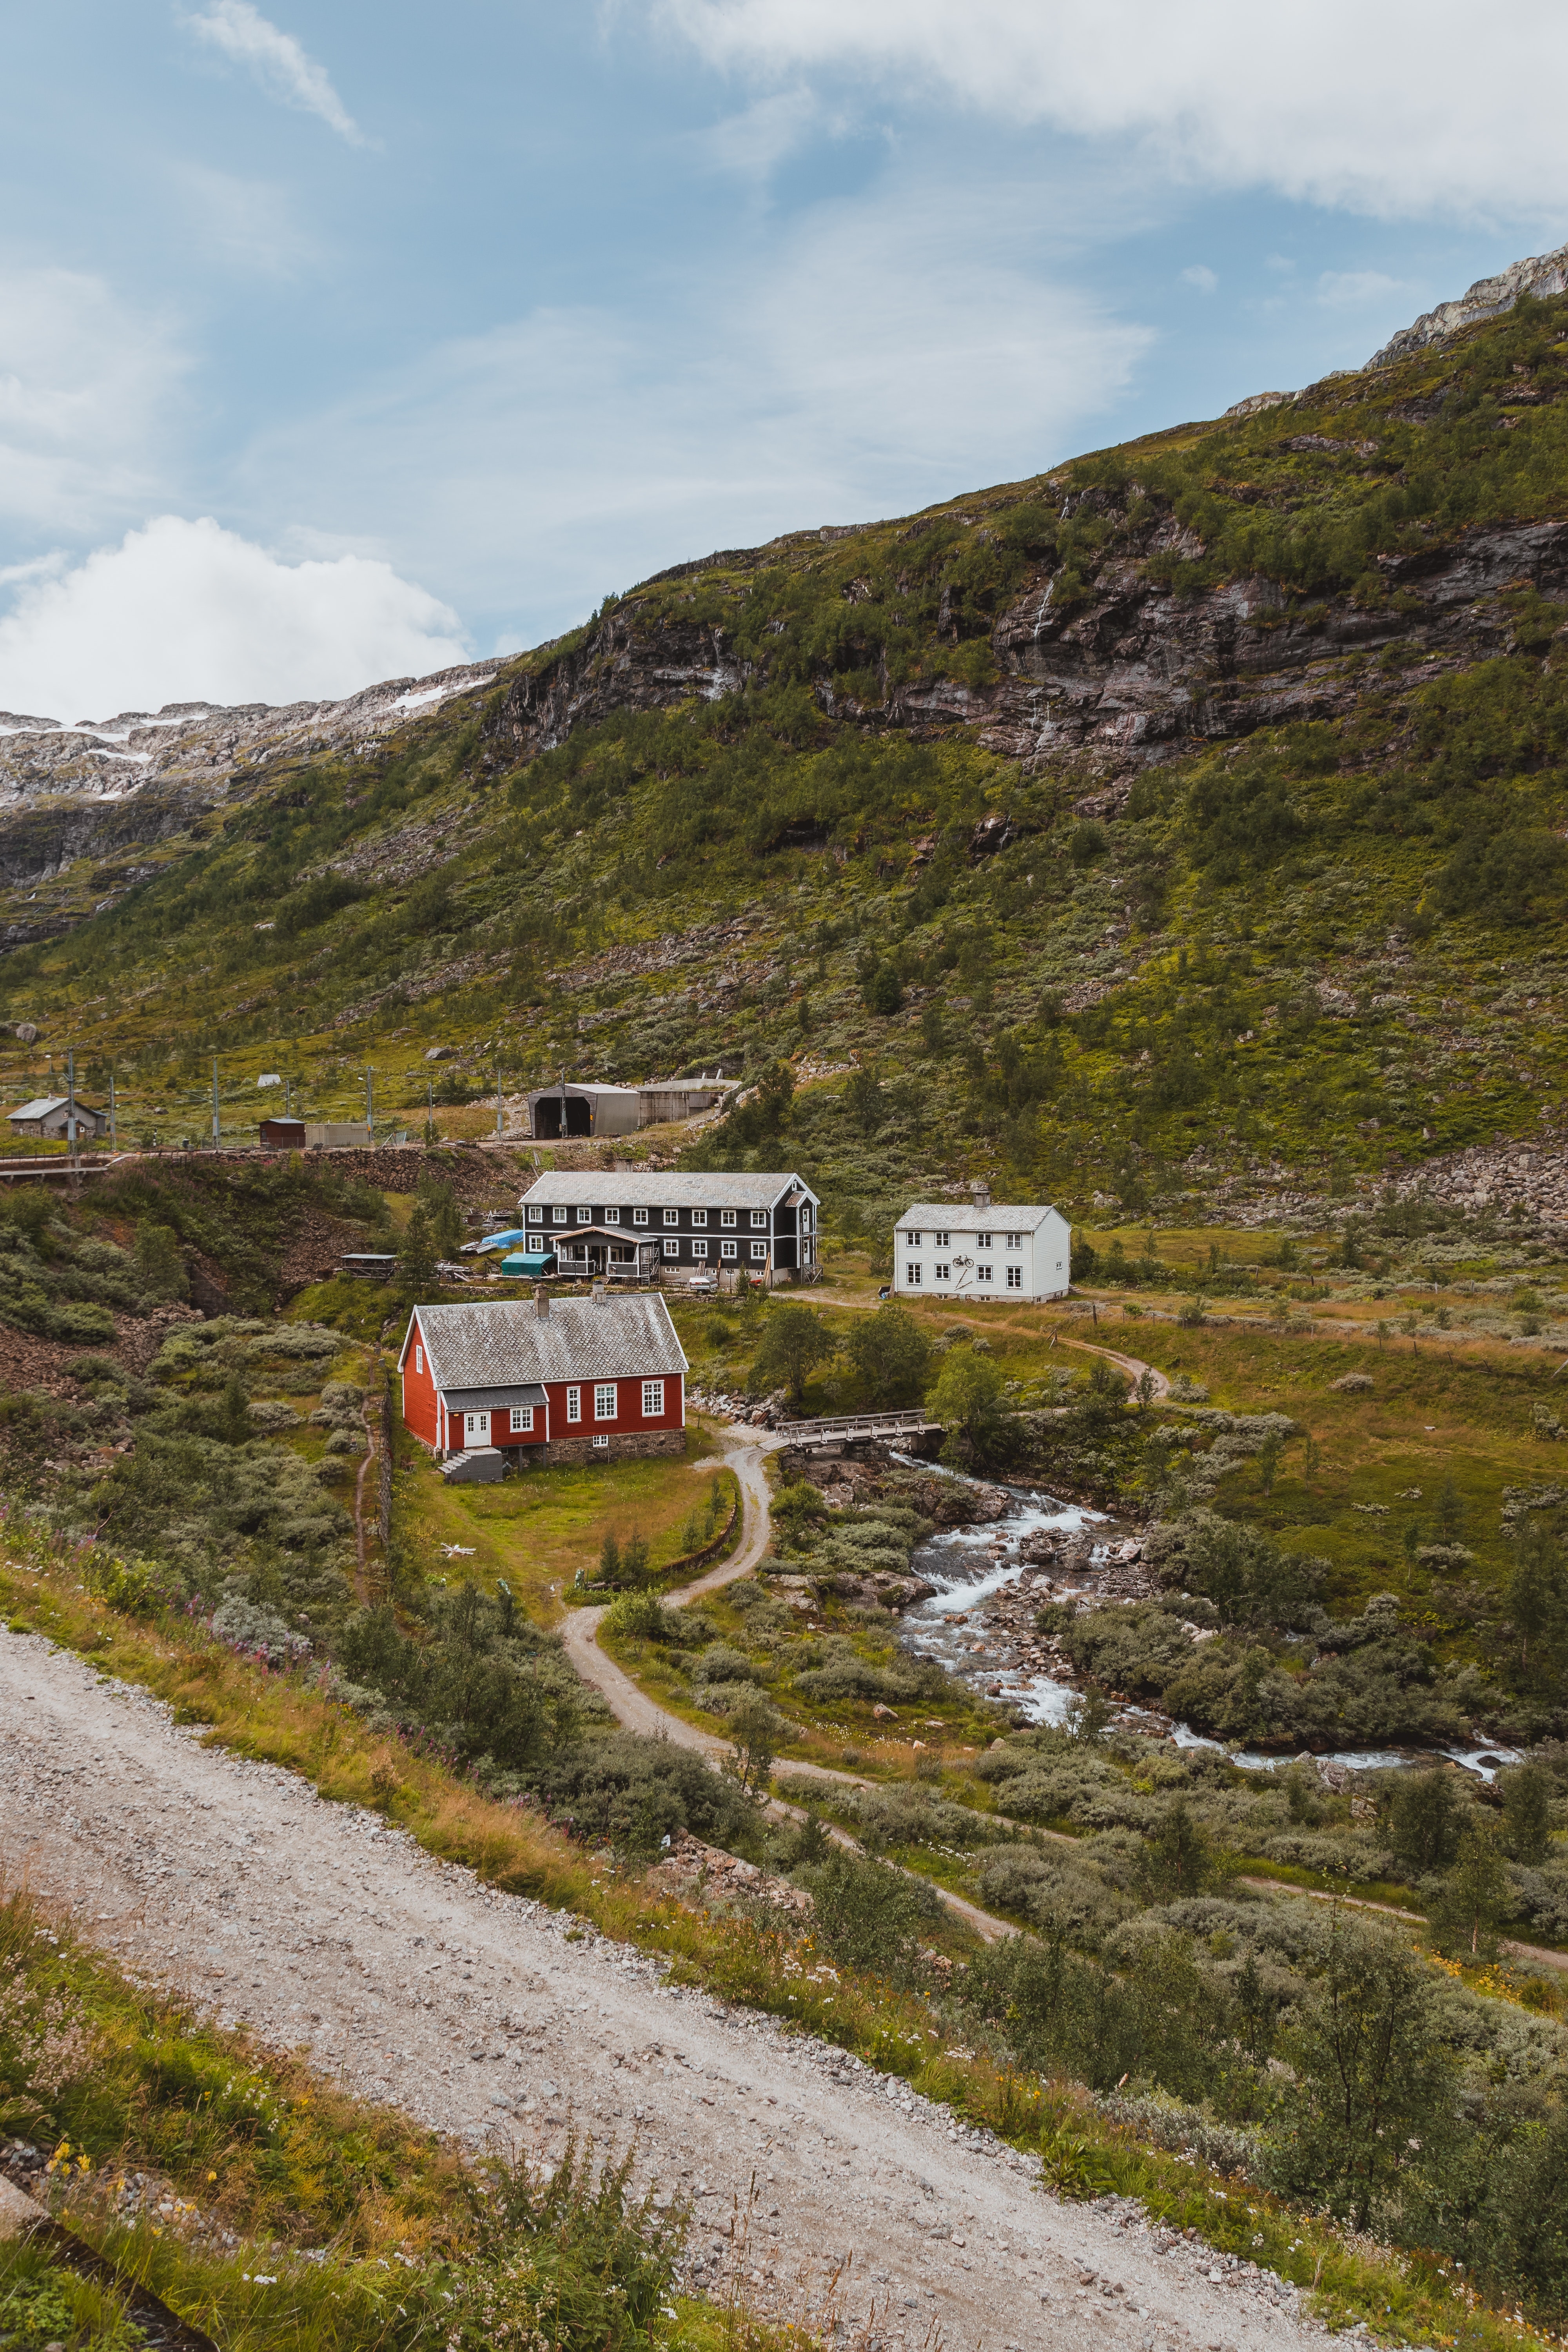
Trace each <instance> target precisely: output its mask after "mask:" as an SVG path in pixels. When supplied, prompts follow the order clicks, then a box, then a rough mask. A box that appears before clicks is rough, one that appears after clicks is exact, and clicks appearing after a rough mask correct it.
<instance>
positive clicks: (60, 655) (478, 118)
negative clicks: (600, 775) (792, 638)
mask: <svg viewBox="0 0 1568 2352" xmlns="http://www.w3.org/2000/svg"><path fill="white" fill-rule="evenodd" d="M1565 67H1568V12H1565V11H1563V8H1562V7H1561V6H1560V5H1556V0H1552V5H1535V0H1494V5H1493V6H1492V7H1491V8H1490V9H1489V11H1488V12H1486V15H1485V16H1484V19H1481V18H1478V17H1477V16H1476V14H1475V12H1474V9H1473V7H1472V6H1470V5H1465V6H1463V7H1461V6H1460V5H1458V0H1420V5H1415V0H1372V5H1367V0H1357V5H1351V0H1320V5H1318V6H1317V7H1316V8H1314V9H1312V10H1310V11H1302V10H1296V11H1291V12H1279V11H1273V10H1268V9H1266V8H1260V7H1258V5H1257V0H1248V5H1245V6H1244V5H1241V0H1184V5H1183V6H1181V7H1180V8H1173V7H1172V5H1170V0H1095V5H1094V6H1093V7H1085V6H1084V5H1082V0H597V5H596V4H595V0H575V5H561V0H553V5H542V0H444V5H442V6H441V7H440V8H439V9H437V8H435V7H432V6H430V5H414V0H374V5H369V0H267V6H266V7H265V8H264V7H263V6H262V5H259V4H258V0H257V4H256V5H253V0H175V5H168V0H50V5H49V6H48V7H47V8H46V9H34V10H29V11H17V12H16V13H15V14H13V15H12V16H10V17H9V18H8V21H7V30H6V82H7V89H8V104H7V110H6V115H7V122H6V133H7V135H6V138H5V142H4V144H3V146H0V192H3V197H0V712H5V711H9V712H11V713H14V714H26V715H43V716H48V717H52V718H56V719H63V720H65V721H67V722H69V721H72V720H76V719H82V718H97V719H102V718H107V717H109V716H110V715H111V714H113V713H116V712H119V711H121V710H125V709H157V708H158V707H159V706H160V705H162V704H163V703H165V702H169V701H181V700H197V699H210V700H214V701H220V702H255V701H267V702H287V701H290V700H295V699H300V698H321V697H328V696H336V695H341V694H345V693H350V692H353V691H354V690H355V689H357V688H360V687H362V686H366V685H369V684H372V683H374V682H375V681H376V680H378V679H381V678H384V677H402V676H409V675H412V676H419V675H423V674H425V673H426V672H428V671H431V670H435V669H437V668H440V667H445V666H447V664H450V663H454V662H459V661H470V660H481V659H485V658H488V657H489V656H492V655H497V654H505V653H510V652H514V651H516V650H518V649H520V648H521V647H523V646H531V645H534V644H537V643H539V642H541V641H542V640H543V639H546V638H549V637H551V636H553V635H558V634H559V633H560V632H562V631H563V630H564V629H567V628H569V627H571V626H573V625H574V624H575V623H577V622H579V621H581V620H583V619H584V618H585V617H586V616H587V615H588V614H591V613H592V612H593V611H594V609H595V607H596V606H597V605H598V604H599V603H600V602H601V600H602V599H603V598H604V597H605V595H606V594H607V593H611V592H618V591H621V590H624V589H626V588H627V587H629V586H631V585H633V584H634V583H636V582H637V580H639V579H642V578H645V577H646V576H647V574H649V573H650V572H656V571H659V570H662V569H663V568H664V567H665V566H667V565H668V564H671V563H675V562H682V561H684V560H686V559H688V558H690V557H693V556H698V555H701V554H705V553H707V552H708V551H710V550H711V549H714V548H720V547H741V546H749V545H755V544H757V543H759V542H761V541H765V540H767V539H770V538H772V537H773V535H774V534H775V533H778V532H780V531H784V530H799V529H802V528H806V527H810V526H814V525H816V524H820V523H826V522H835V523H843V522H853V521H858V520H866V519H868V518H873V517H878V516H885V515H893V514H901V513H907V512H910V511H911V510H914V509H919V508H921V507H923V506H926V505H929V504H931V503H934V502H935V501H937V500H940V499H947V498H951V497H953V496H956V495H958V494H960V493H962V492H963V491H965V490H969V489H974V488H982V487H984V486H985V485H988V484H990V483H994V482H1003V481H1011V480H1017V479H1020V478H1025V477H1027V476H1029V475H1033V474H1036V473H1038V472H1040V471H1042V470H1044V469H1045V468H1047V467H1049V466H1051V465H1053V464H1055V463H1056V462H1058V460H1060V459H1061V458H1063V457H1069V456H1072V455H1073V454H1075V453H1076V452H1078V451H1080V450H1084V449H1094V448H1099V447H1103V446H1107V445H1109V444H1110V443H1114V442H1118V441H1121V440H1125V439H1127V438H1130V437H1131V436H1135V435H1137V434H1140V433H1143V432H1148V431H1152V430H1153V429H1155V428H1157V427H1160V426H1163V425H1171V424H1174V423H1177V422H1180V421H1181V420H1183V419H1184V418H1188V417H1203V416H1212V415H1217V414H1218V413H1219V412H1220V411H1221V410H1223V409H1224V408H1225V407H1226V406H1227V405H1228V404H1230V403H1231V402H1233V401H1235V400H1237V399H1240V398H1242V397H1243V396H1244V395H1246V394H1248V393H1253V392H1258V391H1262V390H1266V389H1294V388H1295V387H1296V386H1298V385H1300V384H1302V383H1308V382H1310V381H1311V380H1313V379H1314V378H1316V377H1318V376H1321V375H1322V374H1324V373H1327V372H1328V370H1330V369H1331V368H1335V367H1353V366H1357V365H1359V364H1361V363H1362V362H1364V361H1365V360H1366V359H1367V358H1368V357H1369V356H1370V355H1371V353H1372V352H1373V351H1374V350H1375V349H1376V348H1377V347H1378V346H1379V345H1380V344H1381V343H1382V342H1383V341H1385V340H1386V338H1387V337H1388V335H1389V334H1390V333H1391V332H1393V331H1394V330H1395V329H1396V328H1398V327H1400V326H1403V325H1405V324H1407V323H1408V322H1409V320H1412V319H1413V318H1415V316H1416V315H1417V314H1418V313H1419V312H1420V311H1422V310H1427V309H1429V308H1430V307H1431V306H1432V305H1433V304H1434V303H1435V302H1437V301H1440V300H1443V299H1447V298H1448V297H1451V296H1453V295H1456V294H1458V293H1460V292H1462V291H1463V290H1464V289H1465V288H1466V287H1467V286H1468V284H1469V283H1470V282H1471V280H1472V279H1474V278H1479V277H1481V276H1484V275H1486V274H1488V273H1489V272H1491V271H1493V270H1495V269H1498V268H1502V267H1504V266H1505V265H1506V264H1507V263H1508V262H1510V261H1511V260H1514V259H1516V258H1518V257H1520V256H1521V255H1523V254H1528V253H1539V252H1542V251H1546V250H1549V249H1551V248H1552V247H1555V246H1557V245H1560V244H1562V243H1563V241H1564V239H1568V142H1564V141H1563V137H1562V133H1561V128H1560V123H1559V121H1558V116H1559V114H1560V111H1561V108H1560V100H1559V98H1558V96H1557V93H1558V90H1559V89H1560V88H1561V86H1562V82H1563V69H1564V68H1565ZM3 723H5V722H4V720H0V724H3Z"/></svg>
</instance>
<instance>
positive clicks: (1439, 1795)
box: [1389, 1764, 1465, 1878]
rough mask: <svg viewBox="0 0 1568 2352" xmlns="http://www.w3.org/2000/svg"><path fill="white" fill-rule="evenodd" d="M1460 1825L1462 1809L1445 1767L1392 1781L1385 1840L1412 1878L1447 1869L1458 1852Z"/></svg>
mask: <svg viewBox="0 0 1568 2352" xmlns="http://www.w3.org/2000/svg"><path fill="white" fill-rule="evenodd" d="M1464 1827H1465V1816H1464V1808H1463V1807H1462V1805H1461V1802H1460V1799H1459V1794H1458V1788H1457V1786H1456V1784H1455V1780H1454V1776H1453V1774H1452V1773H1451V1772H1450V1771H1449V1770H1448V1769H1447V1767H1446V1766H1444V1765H1441V1764H1438V1765H1436V1766H1434V1768H1433V1769H1432V1770H1431V1771H1430V1772H1407V1773H1405V1774H1403V1775H1402V1776H1401V1778H1400V1780H1398V1781H1397V1782H1396V1783H1395V1785H1394V1794H1393V1797H1392V1799H1391V1801H1390V1803H1389V1843H1391V1844H1392V1846H1393V1848H1394V1853H1395V1855H1396V1856H1397V1857H1398V1860H1399V1863H1400V1865H1401V1867H1402V1868H1403V1869H1405V1870H1406V1871H1408V1872H1409V1874H1410V1875H1411V1876H1412V1877H1413V1878H1425V1877H1428V1876H1430V1874H1432V1873H1433V1872H1434V1871H1437V1870H1447V1868H1448V1866H1449V1864H1451V1863H1452V1862H1453V1861H1454V1859H1455V1857H1456V1855H1457V1854H1458V1851H1459V1839H1460V1837H1461V1835H1462V1834H1463V1832H1464Z"/></svg>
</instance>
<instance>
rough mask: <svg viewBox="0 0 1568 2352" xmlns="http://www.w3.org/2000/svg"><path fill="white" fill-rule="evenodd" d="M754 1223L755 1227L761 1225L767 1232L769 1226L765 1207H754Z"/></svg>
mask: <svg viewBox="0 0 1568 2352" xmlns="http://www.w3.org/2000/svg"><path fill="white" fill-rule="evenodd" d="M759 1225H760V1226H761V1227H762V1229H763V1232H764V1233H766V1231H767V1226H768V1213H767V1211H766V1210H765V1209H753V1210H752V1226H753V1227H756V1226H759Z"/></svg>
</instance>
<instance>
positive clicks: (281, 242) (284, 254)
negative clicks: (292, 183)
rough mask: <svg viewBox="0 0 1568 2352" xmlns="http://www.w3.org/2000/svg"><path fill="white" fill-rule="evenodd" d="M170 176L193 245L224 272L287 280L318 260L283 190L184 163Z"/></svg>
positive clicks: (312, 242)
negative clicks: (216, 263)
mask: <svg viewBox="0 0 1568 2352" xmlns="http://www.w3.org/2000/svg"><path fill="white" fill-rule="evenodd" d="M170 177H171V180H172V182H173V185H174V193H175V195H176V198H177V200H178V202H179V204H180V205H181V208H182V210H183V212H184V217H185V222H186V226H187V229H188V231H189V233H190V236H191V238H192V242H193V243H194V244H195V247H196V248H197V250H198V251H201V252H205V254H207V255H209V256H210V257H212V259H213V260H215V261H216V262H218V263H219V264H220V265H221V266H222V267H223V268H225V269H226V270H229V271H233V272H235V273H237V274H243V275H244V276H246V277H250V278H292V277H294V276H295V275H297V273H298V272H299V271H300V269H302V268H306V267H307V266H308V265H309V264H310V263H312V262H314V261H315V260H316V259H317V257H318V252H319V247H318V245H317V242H316V239H315V237H314V236H311V235H310V234H309V233H308V232H307V231H306V230H304V229H303V228H301V227H300V224H299V222H298V221H297V219H296V218H295V215H294V210H293V206H292V205H291V203H290V200H289V193H288V191H287V190H286V189H283V188H279V187H277V186H274V185H272V184H270V183H269V182H268V181H266V180H242V179H239V178H237V177H236V175H235V174H234V173H232V172H216V171H212V170H210V169H209V168H208V167H207V166H206V165H205V164H201V163H184V162H181V163H175V164H174V166H173V167H172V170H171V174H170Z"/></svg>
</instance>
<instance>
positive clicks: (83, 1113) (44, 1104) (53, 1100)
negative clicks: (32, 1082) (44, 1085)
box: [6, 1095, 103, 1118]
mask: <svg viewBox="0 0 1568 2352" xmlns="http://www.w3.org/2000/svg"><path fill="white" fill-rule="evenodd" d="M69 1100H70V1097H69V1095H37V1096H36V1097H34V1099H33V1100H32V1101H31V1102H25V1103H19V1104H18V1105H17V1107H16V1109H15V1110H13V1111H8V1112H7V1113H6V1117H7V1118H47V1117H48V1115H49V1113H50V1111H52V1110H64V1109H65V1108H66V1105H67V1104H68V1102H69ZM76 1107H77V1116H78V1117H79V1118H102V1117H103V1113H102V1112H101V1111H100V1110H94V1109H93V1108H92V1106H91V1104H90V1103H84V1102H83V1100H82V1098H81V1097H80V1096H79V1095H78V1097H77V1098H76Z"/></svg>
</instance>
